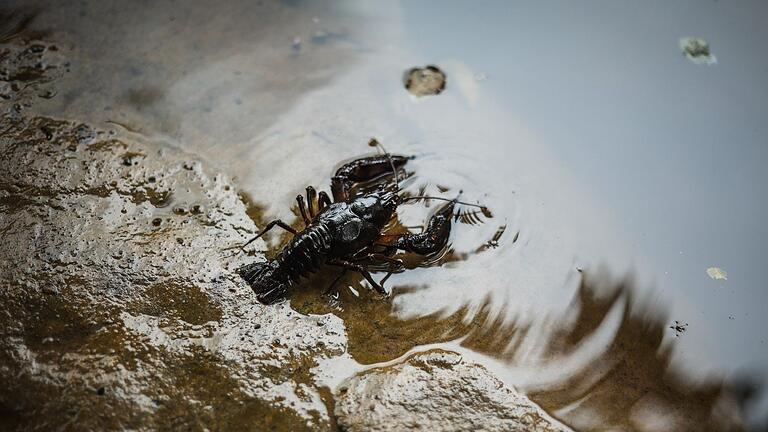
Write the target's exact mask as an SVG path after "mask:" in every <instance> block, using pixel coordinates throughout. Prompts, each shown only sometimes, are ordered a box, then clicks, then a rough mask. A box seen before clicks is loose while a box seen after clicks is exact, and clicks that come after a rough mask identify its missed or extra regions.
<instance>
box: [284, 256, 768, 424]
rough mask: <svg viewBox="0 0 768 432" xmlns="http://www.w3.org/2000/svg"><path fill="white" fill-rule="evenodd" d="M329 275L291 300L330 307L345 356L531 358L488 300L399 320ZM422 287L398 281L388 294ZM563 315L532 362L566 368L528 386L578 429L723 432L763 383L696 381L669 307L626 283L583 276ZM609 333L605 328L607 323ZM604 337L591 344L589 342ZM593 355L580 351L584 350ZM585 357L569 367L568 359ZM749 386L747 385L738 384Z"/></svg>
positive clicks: (359, 289)
mask: <svg viewBox="0 0 768 432" xmlns="http://www.w3.org/2000/svg"><path fill="white" fill-rule="evenodd" d="M333 279H335V274H333V272H332V271H330V270H329V271H327V272H321V273H319V274H317V275H315V276H313V277H312V278H311V279H310V280H309V281H307V283H306V284H305V286H304V287H303V288H302V289H299V290H298V292H296V293H295V294H294V295H293V296H292V298H291V306H292V307H293V308H295V309H296V310H298V311H300V312H302V313H312V314H325V313H329V312H330V313H335V314H336V315H338V316H340V317H341V318H342V319H343V320H344V323H345V325H346V327H347V334H348V336H349V345H348V352H349V354H350V355H351V356H352V357H353V358H354V359H355V360H356V361H358V362H360V363H362V364H373V363H381V362H387V361H390V360H393V359H395V358H398V357H400V356H402V355H404V354H406V353H407V352H408V351H410V350H411V349H413V348H415V347H418V346H420V345H429V344H435V343H441V342H449V341H454V340H458V341H460V346H462V347H465V348H467V349H469V350H472V351H474V352H477V353H481V354H483V355H487V356H489V357H492V358H495V359H498V360H500V361H502V362H504V363H506V364H507V365H508V366H510V367H512V368H514V367H516V366H517V365H518V364H519V363H521V362H530V361H531V359H530V358H526V355H525V353H522V352H521V348H522V347H523V342H524V341H525V340H526V338H528V337H533V336H534V335H530V334H529V332H530V330H531V323H528V322H524V321H523V320H517V321H516V320H509V319H508V318H506V313H505V310H506V307H505V308H502V310H501V312H499V313H496V312H494V311H495V310H496V309H497V308H494V307H492V306H491V299H490V298H485V299H484V300H483V301H482V302H481V303H480V306H479V307H477V308H475V307H471V306H470V305H464V306H462V307H460V308H458V310H456V311H454V312H452V313H447V314H446V313H442V312H436V313H432V314H429V315H423V316H419V317H415V318H400V317H399V316H398V314H397V311H396V310H395V308H394V306H393V303H392V300H391V299H382V298H381V297H380V296H378V295H377V294H376V293H375V292H373V291H372V290H371V289H370V287H368V286H366V285H365V284H363V283H362V278H360V277H359V276H354V275H349V276H345V279H344V280H343V281H342V283H341V284H340V285H341V286H343V287H345V289H342V290H341V291H340V298H339V299H338V300H337V301H332V300H331V299H329V298H328V297H324V296H321V295H320V294H319V293H318V291H317V290H316V289H315V287H318V286H324V285H327V284H330V283H331V281H332V280H333ZM420 289H423V287H397V288H396V289H395V291H394V294H393V296H394V298H397V296H401V295H404V294H406V293H413V292H416V291H418V290H420ZM566 315H570V317H567V318H566V317H565V316H561V317H556V318H553V319H551V327H552V333H551V336H550V337H549V338H548V340H547V341H546V342H544V343H543V345H544V347H545V348H544V349H543V350H542V352H541V353H540V354H539V357H538V359H536V363H537V364H538V365H539V367H540V368H541V369H542V370H545V369H552V368H560V367H562V368H563V369H564V370H565V371H567V372H566V373H564V374H562V375H561V376H559V377H558V378H556V379H547V380H546V382H538V383H537V382H535V379H534V380H533V381H531V382H530V383H529V384H528V388H524V390H527V391H528V392H529V393H528V394H529V396H530V397H531V398H532V399H533V400H534V401H536V402H537V403H539V404H540V405H541V406H542V407H544V408H545V409H546V410H547V411H548V412H550V413H552V414H553V415H555V416H556V417H558V418H559V419H560V420H562V421H564V422H566V423H567V424H569V425H571V426H573V427H575V428H577V429H579V430H595V429H600V430H640V431H663V430H676V431H705V430H711V431H729V430H734V431H735V430H742V428H743V425H742V418H741V412H742V410H743V408H744V407H745V405H746V404H747V403H748V402H750V399H749V397H751V396H754V395H755V394H757V393H759V391H758V389H759V388H760V386H761V382H759V381H757V380H755V379H754V378H752V379H747V378H744V379H743V380H742V382H740V383H739V385H738V386H734V385H733V384H726V383H725V382H724V381H723V380H722V379H720V378H716V377H712V378H706V379H700V378H693V377H692V376H691V375H690V374H689V373H688V371H686V370H685V368H680V367H679V366H673V365H672V364H671V356H670V354H671V352H672V348H673V346H672V345H671V344H669V343H665V338H664V336H665V333H666V332H667V326H668V317H667V311H664V310H659V309H654V308H653V307H651V306H650V305H649V304H647V303H643V302H642V301H641V300H638V298H637V297H636V296H635V287H634V286H633V284H632V282H631V280H630V279H625V280H622V281H618V282H615V281H612V280H611V279H610V278H609V277H607V276H587V277H585V278H583V280H582V282H581V284H580V287H579V289H578V291H577V293H576V296H575V297H574V298H573V300H572V302H571V306H570V307H569V310H568V311H567V312H566ZM606 327H609V328H612V330H613V331H612V332H611V331H609V332H607V333H606V332H604V330H605V328H606ZM593 338H598V339H600V340H599V342H598V343H597V344H595V343H594V342H590V339H593ZM587 345H588V346H589V347H590V349H591V352H588V353H584V352H582V351H583V350H584V346H587ZM585 354H586V355H587V356H588V357H589V361H588V362H581V363H580V366H579V367H576V368H573V367H572V366H571V364H572V363H573V358H574V357H578V356H584V355H585ZM741 389H745V390H746V391H745V390H741Z"/></svg>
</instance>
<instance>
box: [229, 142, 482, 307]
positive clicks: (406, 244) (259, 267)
mask: <svg viewBox="0 0 768 432" xmlns="http://www.w3.org/2000/svg"><path fill="white" fill-rule="evenodd" d="M370 145H371V146H378V147H380V148H381V149H382V151H384V154H379V155H376V156H369V157H364V158H360V159H356V160H354V161H352V162H349V163H347V164H344V165H342V166H341V168H339V169H338V170H337V171H336V174H335V175H334V176H333V177H332V179H331V192H332V194H333V201H334V202H333V203H332V202H331V200H330V198H329V197H328V194H326V193H325V192H320V193H319V194H318V193H317V192H316V191H315V189H314V188H313V187H312V186H309V187H307V193H306V201H305V200H304V197H303V196H302V195H298V196H297V197H296V201H297V202H298V206H299V213H300V214H301V217H302V219H303V220H304V225H305V228H304V230H302V231H300V232H299V231H296V230H295V229H293V228H292V227H291V226H290V225H288V224H286V223H285V222H283V221H281V220H280V219H276V220H273V221H271V222H269V223H268V224H267V225H266V226H265V227H264V229H263V230H262V231H261V232H260V233H259V234H258V235H257V236H256V237H254V238H253V239H251V240H249V241H248V242H247V243H246V244H245V245H243V247H245V246H246V245H248V244H249V243H251V242H253V241H254V240H256V239H257V238H259V237H261V236H262V235H264V233H266V232H267V231H269V230H270V229H272V228H273V227H275V226H279V227H281V228H283V229H285V230H287V231H289V232H291V233H292V234H293V235H294V237H293V238H292V239H291V241H290V242H289V243H288V244H287V245H286V246H285V247H284V248H283V249H282V251H280V253H279V254H278V255H277V256H276V257H275V258H274V259H273V260H270V261H266V262H257V263H253V264H249V265H246V266H243V267H242V268H240V269H239V273H240V275H241V276H242V277H243V279H245V280H246V282H248V284H249V285H250V286H251V288H252V289H253V291H254V292H255V293H256V297H257V299H258V300H259V301H260V302H262V303H264V304H270V303H274V302H275V301H277V300H279V299H281V298H283V297H284V295H285V294H286V293H287V292H288V290H289V289H290V288H291V286H293V285H294V284H295V283H296V282H298V280H299V278H301V277H302V276H307V275H308V274H309V273H313V272H315V271H317V270H319V269H320V267H321V266H322V265H332V266H338V267H341V268H343V269H344V270H343V272H342V274H343V273H345V272H346V271H355V272H358V273H360V274H361V275H362V276H363V277H364V278H365V280H367V281H368V283H369V284H371V286H372V287H373V288H375V289H376V290H377V291H378V292H379V293H381V294H382V295H386V294H387V292H386V290H385V289H384V287H383V286H382V284H383V283H384V281H386V279H387V278H389V276H390V275H391V274H392V273H393V272H394V271H396V270H397V269H399V268H401V267H402V262H401V261H400V260H399V259H396V258H394V257H393V255H394V254H395V253H396V252H397V251H398V250H400V251H406V252H412V253H416V254H419V255H424V256H430V255H433V254H436V253H438V252H440V251H441V250H442V249H443V248H445V247H446V245H447V243H448V238H449V236H450V233H451V219H452V216H453V210H454V207H455V205H456V204H463V205H469V206H477V207H481V206H479V205H476V204H468V203H463V202H460V201H457V200H456V199H453V200H449V199H445V198H437V197H408V198H402V197H401V196H400V195H399V193H400V185H399V179H398V171H399V170H401V169H402V168H403V167H404V166H405V164H406V163H407V162H408V160H409V159H411V158H409V157H405V156H399V155H392V154H389V153H387V152H386V151H385V150H384V149H383V147H382V146H381V144H379V143H378V142H377V141H376V140H371V143H370ZM392 180H394V181H392ZM361 183H368V184H370V183H373V187H372V188H367V189H366V191H356V190H355V189H356V188H355V185H357V184H361ZM410 199H435V200H444V201H447V202H446V203H445V204H444V205H443V206H442V207H440V208H439V209H438V210H437V211H436V212H435V213H434V214H433V215H432V217H431V218H430V220H429V222H428V224H427V226H426V229H425V230H424V231H423V232H421V233H419V234H414V233H408V234H400V235H395V236H393V235H385V234H383V232H382V231H383V230H384V228H385V227H386V226H387V224H388V223H389V222H390V220H391V219H392V218H393V217H395V215H396V212H397V207H398V206H399V205H400V204H401V203H402V202H404V201H406V200H410ZM315 202H317V209H316V208H315ZM381 264H386V265H388V268H389V272H388V273H387V275H386V276H385V277H384V278H383V279H382V280H381V282H376V281H375V280H374V279H373V277H372V276H371V273H370V271H369V266H372V265H381ZM337 280H339V278H337Z"/></svg>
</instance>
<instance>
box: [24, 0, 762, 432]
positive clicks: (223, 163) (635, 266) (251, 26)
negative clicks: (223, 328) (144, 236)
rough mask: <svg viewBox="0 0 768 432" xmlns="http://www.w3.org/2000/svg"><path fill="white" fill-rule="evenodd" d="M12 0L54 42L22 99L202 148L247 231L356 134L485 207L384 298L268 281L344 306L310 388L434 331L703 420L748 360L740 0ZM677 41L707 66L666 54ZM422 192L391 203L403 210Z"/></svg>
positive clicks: (316, 309) (528, 373) (516, 378)
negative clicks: (575, 0) (430, 91)
mask: <svg viewBox="0 0 768 432" xmlns="http://www.w3.org/2000/svg"><path fill="white" fill-rule="evenodd" d="M10 7H11V8H13V7H14V6H13V5H10ZM18 9H20V10H24V11H26V12H27V13H28V14H30V15H34V20H32V21H31V22H30V23H29V24H27V25H28V27H29V28H31V29H35V30H39V31H42V32H44V33H45V34H46V37H47V38H48V39H49V40H55V41H56V42H57V44H59V45H60V47H61V50H62V51H63V52H65V53H66V56H67V59H68V61H69V64H68V66H67V69H68V71H67V73H66V74H64V75H63V76H62V78H61V79H60V83H59V84H58V85H57V94H56V95H55V96H54V97H51V98H40V100H39V101H37V103H36V104H35V106H34V107H33V108H32V109H33V110H34V111H35V112H37V113H39V114H42V115H49V116H53V117H59V118H67V119H73V120H78V121H83V122H87V123H90V124H94V125H99V126H100V127H103V128H106V129H111V130H114V131H115V133H116V134H117V136H128V137H131V139H134V140H139V141H146V142H151V143H153V144H155V145H162V146H170V147H178V148H181V149H183V150H185V151H189V152H192V153H195V154H198V155H200V156H201V157H202V158H203V159H205V160H206V162H207V163H209V164H211V165H213V166H216V167H219V168H221V169H222V170H225V171H226V172H228V173H230V175H232V176H234V177H235V181H236V183H237V185H238V189H239V190H240V191H241V192H242V193H243V194H247V195H248V196H250V197H252V198H251V208H252V209H253V211H252V212H251V216H258V218H261V220H256V218H255V221H256V222H257V225H260V226H263V221H264V220H267V219H272V218H282V219H284V220H291V221H294V222H296V221H297V218H296V215H295V209H294V208H293V202H294V201H293V198H294V197H295V195H296V194H297V193H299V192H301V191H302V190H303V188H304V187H305V186H306V185H315V186H316V187H320V188H322V189H327V187H328V186H327V185H328V183H329V177H330V174H331V172H332V170H333V169H334V168H335V167H336V166H337V165H338V164H339V163H340V161H343V160H347V159H349V158H353V157H356V156H360V155H364V154H367V153H368V152H370V150H371V149H370V148H368V147H367V146H366V143H367V142H368V140H369V138H371V137H376V138H377V139H378V140H380V141H381V142H382V143H384V145H385V146H386V147H387V148H388V149H389V150H390V151H392V152H395V153H401V154H408V155H415V156H416V159H415V160H413V161H412V162H409V168H408V169H409V171H411V172H412V173H413V175H412V176H411V177H410V178H409V179H408V180H407V181H406V182H404V185H403V186H404V189H405V190H406V191H408V192H411V193H416V192H422V191H423V192H426V193H430V194H439V195H441V196H445V197H453V196H455V195H456V194H458V193H459V191H461V196H462V199H465V200H469V201H472V202H481V203H482V204H484V205H486V206H487V207H489V208H490V209H491V210H492V213H493V217H492V218H487V217H484V216H479V217H478V218H477V220H474V219H475V218H469V221H473V222H475V223H465V224H463V223H457V224H456V225H455V226H454V230H453V235H452V238H451V250H452V252H453V253H452V254H451V255H450V256H449V258H451V257H461V259H455V260H448V261H450V262H446V263H444V264H443V265H441V266H438V267H426V268H417V269H413V270H409V271H406V272H404V273H400V274H397V275H394V276H393V277H392V278H391V279H390V280H389V281H388V286H389V287H391V288H392V289H393V290H394V292H395V293H396V294H397V295H395V296H394V297H393V299H392V301H391V302H389V301H381V300H379V299H376V298H371V296H370V294H369V293H368V292H367V291H366V290H367V288H365V287H364V286H360V285H359V281H358V280H355V279H348V280H346V281H345V282H346V284H345V285H347V286H351V287H353V288H355V290H356V292H358V293H360V294H359V297H357V296H355V295H354V294H353V293H352V291H350V290H345V289H342V290H341V299H340V303H339V304H329V303H328V302H327V301H326V300H325V299H323V298H322V297H319V296H318V295H317V291H318V290H319V289H317V287H318V286H321V285H323V284H326V283H327V282H328V281H327V280H326V279H328V278H331V279H332V277H333V275H332V274H330V275H329V274H322V275H319V276H318V277H317V278H315V279H313V280H310V281H309V282H307V283H306V284H305V286H303V289H301V290H299V292H298V293H296V295H295V296H293V297H292V298H291V300H290V304H291V306H292V307H293V308H294V309H296V310H297V311H299V312H302V313H328V312H333V313H335V314H337V315H338V316H339V317H340V318H342V319H343V320H344V322H345V325H346V328H347V332H348V337H349V347H348V356H347V357H346V358H342V359H337V360H336V362H337V363H338V364H333V363H334V362H333V361H331V362H329V363H328V364H325V365H322V367H321V369H322V373H323V374H325V375H326V379H327V380H328V382H329V383H334V382H338V381H339V380H341V379H343V378H345V377H346V376H347V375H345V374H349V370H350V369H345V368H348V367H352V368H353V370H356V369H360V368H363V367H365V366H366V365H370V364H374V363H380V362H387V361H391V360H393V359H395V358H399V357H400V356H402V355H404V354H405V353H407V352H409V351H410V350H412V349H414V348H416V347H418V346H432V345H433V344H441V345H440V346H445V347H451V348H453V349H458V350H462V352H463V353H465V354H466V355H467V356H472V357H474V358H477V359H479V360H480V361H481V362H483V363H484V364H486V365H487V366H488V367H489V368H490V369H491V370H493V371H494V372H496V373H497V374H498V375H499V376H501V377H502V378H503V379H504V381H505V382H506V383H508V384H510V385H514V386H515V387H517V388H519V389H521V390H523V391H525V392H527V393H529V394H531V395H532V397H533V399H534V400H535V401H537V402H538V403H540V404H541V405H542V406H543V407H545V408H546V409H548V410H549V412H550V413H552V414H553V415H556V416H557V417H558V418H560V419H562V420H564V421H565V422H566V423H568V424H570V425H572V426H574V427H576V428H584V429H588V428H591V427H596V426H599V425H605V424H613V425H616V426H617V427H618V426H627V427H634V428H637V429H640V428H641V425H643V426H642V427H643V428H645V430H656V429H654V428H655V427H658V424H656V425H655V426H654V425H653V424H651V423H652V422H651V421H650V420H651V419H656V417H659V416H658V412H659V411H661V410H664V409H666V410H667V411H664V412H667V413H671V414H668V415H666V414H665V416H663V417H664V421H669V422H673V421H676V420H675V418H676V417H675V416H682V417H690V418H691V419H702V418H706V415H705V414H704V413H702V411H701V410H703V411H706V414H709V412H708V409H709V408H711V405H712V404H715V403H717V400H718V396H719V395H720V392H721V391H723V392H726V393H727V391H726V390H723V389H721V387H720V380H721V378H722V377H724V376H725V377H731V378H738V377H740V376H742V374H748V376H749V377H750V380H752V379H753V377H755V378H759V377H764V376H765V375H766V369H768V347H766V344H765V329H766V328H768V320H767V319H766V318H765V315H764V314H762V306H763V304H765V300H766V294H765V291H764V290H763V289H762V286H763V282H762V280H763V278H762V275H761V274H760V270H761V266H760V264H761V263H762V262H764V261H765V259H766V258H767V256H766V253H767V252H766V250H765V246H764V240H766V234H768V233H766V229H765V227H764V225H762V224H761V222H762V221H764V220H765V219H766V216H767V215H766V205H765V198H764V197H763V195H764V194H762V193H761V188H762V185H764V184H768V178H766V174H765V172H764V171H763V170H762V169H761V167H762V165H764V162H766V161H768V153H766V148H765V146H764V145H763V141H764V138H765V137H766V136H768V130H766V124H768V122H765V120H766V119H765V118H764V117H765V113H766V112H768V111H767V110H766V107H765V103H766V102H765V101H766V97H765V96H767V95H766V93H768V88H767V87H766V82H765V80H764V78H762V77H763V75H764V73H765V70H768V64H766V59H765V58H764V56H761V55H759V53H760V52H761V51H760V48H761V46H763V43H765V42H768V33H766V31H765V30H764V29H763V28H762V27H761V24H762V23H761V21H760V19H759V18H758V17H760V16H765V13H766V12H768V11H766V10H765V6H764V5H762V4H760V3H757V2H754V3H752V4H742V5H739V6H734V5H726V4H721V3H717V2H715V3H712V4H706V5H702V4H698V3H694V2H690V3H677V4H675V5H671V6H670V5H664V6H661V5H650V4H649V5H645V6H621V5H613V4H611V5H608V4H605V3H601V2H595V3H594V4H592V5H590V6H589V7H587V6H584V5H582V6H578V7H577V6H574V5H571V4H570V3H566V2H563V3H562V4H558V5H556V6H555V5H552V4H549V5H546V6H544V5H538V4H536V5H533V4H532V5H512V4H509V3H506V2H498V3H490V4H486V5H484V6H483V7H471V8H470V7H468V6H467V5H465V4H460V3H457V4H444V3H442V2H441V3H439V4H437V3H436V2H422V3H419V4H415V5H412V4H400V5H398V4H394V3H392V4H372V3H357V2H349V3H337V4H334V5H332V6H331V5H327V4H320V3H304V2H283V3H272V2H266V3H253V2H230V3H228V4H227V5H225V6H216V7H213V6H211V5H209V4H205V3H203V2H194V3H190V2H185V3H184V5H183V6H182V5H180V4H176V3H175V2H172V1H168V2H152V3H146V4H143V3H142V4H140V6H139V4H135V5H123V4H122V2H83V3H80V4H77V5H70V6H66V7H62V6H60V5H56V6H54V5H49V4H45V3H40V4H39V5H37V6H36V5H32V4H30V2H24V5H23V6H18ZM685 36H702V37H704V38H706V39H707V40H708V41H709V42H710V44H711V47H712V50H713V52H714V53H715V54H716V55H717V58H718V61H719V63H718V64H717V65H715V66H711V67H707V66H702V65H696V64H693V63H691V62H689V61H688V60H687V59H686V58H685V57H684V56H683V55H682V54H681V52H680V51H679V48H678V39H679V38H680V37H685ZM427 64H436V65H439V67H440V68H441V69H442V70H443V71H445V73H446V75H447V86H446V89H445V90H444V91H443V92H442V93H440V94H439V95H436V96H427V97H422V98H417V97H415V96H412V95H411V94H409V93H408V92H407V91H405V89H404V88H403V83H402V74H403V72H404V71H406V70H408V69H410V68H411V67H414V66H417V67H418V66H424V65H427ZM425 207H426V206H425V205H424V204H421V203H420V204H413V205H408V206H403V208H402V209H401V212H400V218H401V221H402V222H403V224H404V225H407V226H411V225H419V224H421V223H422V222H423V221H424V219H425V217H426V216H427V215H428V213H429V210H430V209H429V208H425ZM501 227H504V230H503V233H502V234H501V236H499V237H498V238H496V234H497V233H498V232H499V230H500V228H501ZM242 234H243V239H245V238H246V236H247V234H246V233H242ZM282 239H283V241H284V239H285V238H284V237H283V238H282ZM493 239H496V240H497V243H498V245H497V246H496V245H495V244H494V245H493V246H487V243H488V242H489V241H490V240H493ZM279 243H280V237H279V236H272V237H271V243H270V246H271V251H272V252H274V250H275V249H276V248H277V247H278V246H279ZM709 267H720V268H723V269H725V270H726V271H727V272H728V279H727V280H713V279H711V278H710V277H709V276H708V275H707V273H706V270H707V268H709ZM583 275H587V276H586V278H587V282H585V283H582V277H583ZM676 320H677V321H680V322H682V323H686V324H687V325H688V326H687V327H685V331H684V332H682V333H678V332H675V330H674V329H671V328H669V326H671V325H673V323H674V321H676ZM350 365H352V366H350ZM750 382H751V381H750ZM726 387H727V386H726ZM637 389H641V390H637ZM649 395H650V396H649ZM617 398H624V399H622V403H616V400H617ZM664 407H666V408H664ZM755 412H756V413H759V412H760V411H759V410H755ZM718 415H719V414H717V413H716V414H713V416H714V417H717V416H718ZM722 417H723V418H725V417H727V416H725V415H722ZM691 419H688V420H685V421H692V422H694V420H691ZM679 421H682V422H683V424H685V421H684V420H679ZM688 426H689V427H690V428H695V422H694V423H693V424H689V425H688ZM710 427H711V426H710Z"/></svg>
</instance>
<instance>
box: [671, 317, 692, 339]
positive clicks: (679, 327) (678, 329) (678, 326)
mask: <svg viewBox="0 0 768 432" xmlns="http://www.w3.org/2000/svg"><path fill="white" fill-rule="evenodd" d="M669 328H671V329H672V330H674V331H675V337H680V335H681V334H683V333H685V331H686V330H688V323H683V322H680V321H675V323H674V324H672V325H671V326H669Z"/></svg>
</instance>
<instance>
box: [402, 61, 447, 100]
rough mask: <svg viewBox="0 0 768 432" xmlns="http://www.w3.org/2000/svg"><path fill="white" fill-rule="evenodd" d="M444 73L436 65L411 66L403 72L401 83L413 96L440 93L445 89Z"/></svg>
mask: <svg viewBox="0 0 768 432" xmlns="http://www.w3.org/2000/svg"><path fill="white" fill-rule="evenodd" d="M445 82H446V78H445V73H443V71H441V70H440V69H439V68H438V67H437V66H432V65H430V66H426V67H423V68H412V69H409V70H408V71H406V72H405V75H404V76H403V84H404V85H405V88H406V89H407V90H408V91H409V92H411V94H413V95H415V96H419V97H421V96H430V95H436V94H440V92H442V91H443V90H444V89H445Z"/></svg>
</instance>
